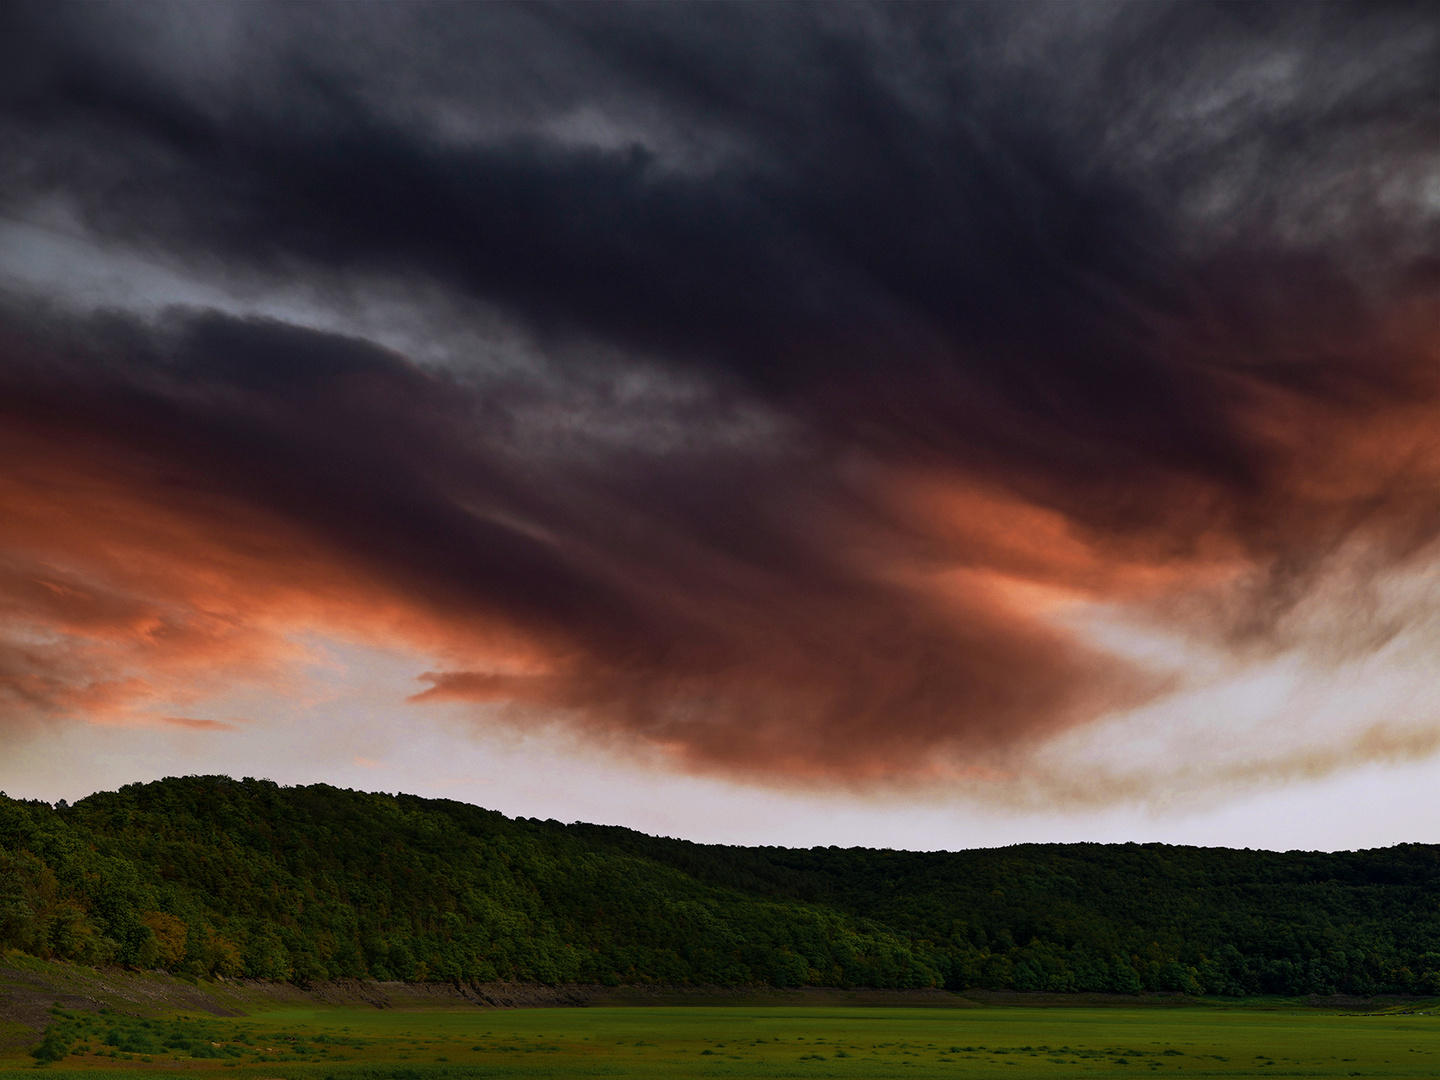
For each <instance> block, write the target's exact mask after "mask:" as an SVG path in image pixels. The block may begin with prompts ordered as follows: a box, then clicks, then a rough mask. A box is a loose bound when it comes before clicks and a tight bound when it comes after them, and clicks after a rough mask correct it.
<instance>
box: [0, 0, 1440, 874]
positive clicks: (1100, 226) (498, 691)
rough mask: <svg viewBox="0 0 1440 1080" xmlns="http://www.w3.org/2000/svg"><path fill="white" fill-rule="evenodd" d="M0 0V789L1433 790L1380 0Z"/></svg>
mask: <svg viewBox="0 0 1440 1080" xmlns="http://www.w3.org/2000/svg"><path fill="white" fill-rule="evenodd" d="M0 19H3V20H4V22H5V23H6V24H7V25H5V26H4V28H3V33H0V146H3V151H0V161H3V163H4V164H3V165H0V788H3V789H4V790H5V791H6V792H8V793H9V794H10V795H12V796H23V797H30V798H44V799H47V800H53V799H58V798H62V797H63V798H67V799H72V800H73V799H75V798H78V797H82V796H83V795H85V794H88V793H89V792H92V791H95V790H101V789H106V788H113V787H116V786H119V785H121V784H125V783H133V782H137V781H146V780H152V779H156V778H159V777H162V776H166V775H177V774H187V773H214V772H223V773H228V774H231V775H236V776H242V775H245V776H264V777H269V778H272V779H275V780H278V781H280V782H283V783H315V782H325V783H331V784H336V785H339V786H344V787H355V788H362V789H365V790H383V791H410V792H414V793H417V794H423V795H431V796H438V797H446V798H454V799H462V800H465V801H469V802H476V803H479V804H481V805H485V806H490V807H492V808H495V809H499V810H502V811H504V812H506V813H510V814H521V815H525V816H532V817H540V818H557V819H560V820H576V819H579V820H588V821H599V822H605V823H613V824H623V825H628V826H631V827H634V828H640V829H644V830H646V831H650V832H658V833H664V834H667V835H675V836H684V837H688V838H691V839H696V840H703V841H707V842H723V843H771V844H803V845H811V844H840V845H849V844H870V845H877V846H891V847H906V848H920V849H937V848H950V849H954V848H961V847H976V846H992V845H997V844H1006V843H1015V842H1021V841H1027V842H1028V841H1086V840H1088V841H1107V842H1112V841H1113V842H1121V841H1129V840H1134V841H1164V842H1170V843H1195V844H1214V845H1226V846H1249V847H1269V848H1278V849H1286V848H1295V847H1302V848H1312V849H1326V850H1335V849H1342V848H1358V847H1371V846H1379V845H1386V844H1392V843H1398V842H1429V843H1435V842H1440V813H1437V812H1436V811H1440V692H1437V684H1440V77H1437V75H1436V73H1437V72H1440V18H1437V17H1436V10H1435V8H1434V7H1433V5H1427V4H1372V3H1364V4H1344V3H1325V4H1284V3H1272V4H1263V5H1262V4H1240V5H1211V4H1203V3H1182V4H1162V3H1132V4H1108V3H1088V4H1080V3H1065V4H1045V3H1024V4H1018V3H1017V4H1004V3H983V4H950V5H944V4H923V5H910V4H903V3H886V4H878V5H867V4H838V3H837V4H785V3H772V4H765V5H744V4H703V5H690V4H684V3H665V4H619V5H597V4H519V5H511V4H483V5H481V4H476V5H456V4H439V5H431V4H425V3H406V4H393V5H391V4H344V5H328V4H309V5H283V6H281V5H257V4H239V5H231V4H224V3H214V4H205V5H196V4H175V5H171V4H163V3H156V4H145V5H125V4H67V5H54V4H41V5H29V4H19V5H10V6H7V7H6V8H5V9H4V12H3V14H0Z"/></svg>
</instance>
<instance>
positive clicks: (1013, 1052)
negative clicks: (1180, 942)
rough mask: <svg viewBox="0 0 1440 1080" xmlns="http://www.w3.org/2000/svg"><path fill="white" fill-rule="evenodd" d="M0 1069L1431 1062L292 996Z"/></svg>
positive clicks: (933, 1070) (94, 1025)
mask: <svg viewBox="0 0 1440 1080" xmlns="http://www.w3.org/2000/svg"><path fill="white" fill-rule="evenodd" d="M49 1044H50V1045H51V1046H52V1047H53V1048H54V1052H55V1053H57V1054H63V1055H64V1056H60V1057H57V1060H55V1061H54V1062H53V1063H50V1064H46V1065H37V1062H36V1060H35V1059H34V1058H33V1057H30V1056H28V1055H24V1054H23V1053H21V1052H15V1053H12V1054H11V1055H10V1056H8V1057H7V1058H4V1059H0V1077H6V1076H19V1075H22V1074H23V1075H30V1076H33V1075H35V1072H36V1070H37V1068H43V1070H44V1071H45V1072H47V1073H50V1074H52V1075H53V1076H54V1077H55V1080H59V1078H61V1077H65V1076H71V1075H73V1076H76V1077H80V1076H82V1075H83V1076H85V1077H87V1078H88V1080H95V1073H96V1072H97V1071H105V1072H116V1071H122V1072H123V1073H124V1074H126V1075H127V1076H134V1077H141V1076H145V1075H168V1076H173V1075H174V1074H175V1073H176V1072H179V1071H191V1072H207V1073H214V1074H218V1075H217V1076H216V1080H222V1078H223V1077H226V1076H231V1077H235V1078H236V1080H240V1078H248V1080H279V1078H285V1080H324V1078H326V1077H334V1078H335V1080H381V1078H395V1080H448V1078H452V1077H453V1078H457V1080H458V1078H460V1077H496V1078H504V1077H517V1078H518V1077H571V1076H573V1077H589V1076H615V1077H636V1078H637V1080H640V1078H652V1077H653V1078H657V1080H658V1078H662V1077H710V1076H714V1077H755V1078H763V1077H855V1078H872V1077H873V1078H877V1080H879V1078H884V1077H897V1078H900V1077H903V1078H906V1080H918V1078H923V1077H962V1076H963V1077H971V1076H974V1077H996V1078H1002V1080H1018V1078H1022V1077H1054V1078H1056V1080H1059V1078H1062V1077H1068V1076H1084V1077H1095V1078H1097V1080H1098V1078H1103V1077H1125V1078H1134V1077H1136V1076H1137V1075H1142V1074H1143V1075H1149V1074H1155V1075H1175V1076H1186V1077H1201V1076H1267V1077H1272V1076H1318V1077H1342V1076H1364V1077H1392V1076H1393V1077H1429V1078H1433V1077H1440V1016H1427V1015H1403V1014H1399V1013H1389V1014H1372V1015H1368V1016H1356V1015H1343V1014H1338V1013H1333V1012H1320V1011H1315V1010H1304V1009H1300V1008H1298V1007H1297V1008H1295V1009H1293V1010H1291V1009H1287V1008H1275V1007H1269V1008H1223V1007H1197V1008H1134V1009H1128V1008H1048V1009H1039V1008H1000V1007H997V1008H966V1009H948V1008H927V1009H910V1008H842V1007H830V1008H813V1007H812V1008H785V1007H768V1006H755V1007H746V1006H724V1007H701V1006H689V1007H648V1008H642V1007H620V1008H588V1009H527V1010H515V1011H496V1012H481V1011H476V1010H464V1011H462V1010H443V1011H441V1010H436V1011H415V1012H400V1011H377V1010H366V1011H359V1010H351V1009H327V1010H317V1009H310V1010H305V1011H290V1012H267V1013H262V1014H257V1015H254V1016H249V1017H243V1018H238V1019H233V1020H220V1019H214V1018H211V1017H205V1018H203V1019H201V1018H199V1017H182V1016H172V1017H170V1018H167V1019H152V1020H139V1019H136V1018H134V1017H129V1016H123V1015H118V1014H102V1015H96V1014H92V1013H72V1014H62V1015H61V1016H60V1017H59V1019H58V1022H57V1024H56V1026H55V1028H53V1029H52V1034H51V1035H50V1039H49Z"/></svg>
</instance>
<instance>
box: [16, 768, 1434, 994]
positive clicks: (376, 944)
mask: <svg viewBox="0 0 1440 1080" xmlns="http://www.w3.org/2000/svg"><path fill="white" fill-rule="evenodd" d="M0 946H3V947H7V948H15V949H22V950H25V951H28V952H32V953H37V954H40V955H46V956H57V957H61V958H65V959H73V960H77V961H81V962H85V963H92V964H93V963H119V964H126V965H131V966H137V967H146V968H150V967H164V968H166V969H168V970H171V971H176V972H180V973H184V974H188V975H192V976H199V975H212V974H219V975H226V976H242V975H243V976H251V977H260V978H271V979H293V980H296V981H300V982H304V981H309V980H314V979H319V978H325V977H333V976H352V977H373V978H377V979H408V980H425V979H445V980H475V981H488V980H493V979H513V980H535V981H540V982H599V983H607V984H615V983H621V982H662V983H676V984H686V983H691V984H693V983H708V984H722V985H736V984H756V983H765V984H769V985H772V986H793V985H799V984H806V983H809V984H821V985H842V986H881V987H887V986H888V987H915V986H931V985H943V986H947V987H950V988H953V989H963V988H967V987H973V986H983V987H989V988H994V989H1019V990H1032V989H1033V990H1041V989H1045V990H1058V991H1066V990H1075V991H1094V990H1117V991H1122V992H1131V993H1133V992H1138V991H1140V990H1142V989H1153V990H1187V991H1190V992H1203V993H1210V994H1229V995H1235V994H1255V993H1282V994H1299V993H1321V994H1326V993H1334V992H1337V991H1338V992H1343V993H1358V994H1368V993H1376V992H1419V993H1428V994H1435V993H1440V848H1436V847H1432V846H1421V845H1406V846H1401V847H1396V848H1389V849H1384V850H1377V851H1366V852H1353V853H1341V854H1334V855H1326V854H1317V853H1301V852H1292V853H1288V854H1278V853H1274V852H1264V851H1233V850H1229V849H1223V848H1183V847H1167V846H1164V845H1159V844H1148V845H1135V844H1124V845H1101V844H1069V845H1022V846H1017V847H1010V848H1002V849H994V850H979V851H963V852H956V853H916V852H905V851H888V850H886V851H877V850H871V849H865V848H849V849H840V848H833V847H832V848H812V849H809V850H792V849H785V848H740V847H724V846H713V845H700V844H691V843H688V842H685V841H679V840H669V839H662V838H656V837H651V836H645V835H644V834H641V833H636V832H632V831H630V830H626V829H619V828H612V827H604V826H595V825H584V824H574V825H562V824H560V823H559V822H554V821H546V822H542V821H537V820H528V819H523V818H522V819H518V820H512V819H510V818H506V817H504V816H503V815H501V814H498V813H494V812H492V811H487V810H483V809H480V808H478V807H474V806H470V805H467V804H464V803H456V802H450V801H446V800H429V799H420V798H415V797H412V796H404V795H400V796H390V795H374V794H365V793H361V792H354V791H344V790H340V789H337V788H332V787H328V786H325V785H314V786H311V787H295V788H284V787H279V786H277V785H276V784H273V783H271V782H269V781H264V780H250V779H246V780H232V779H230V778H228V777H216V776H208V777H185V778H182V779H169V780H163V781H159V782H156V783H153V784H137V785H132V786H129V787H126V788H122V789H121V790H120V791H118V792H104V793H100V794H97V795H92V796H90V797H89V798H87V799H83V800H81V801H80V802H78V803H76V804H75V805H74V806H64V805H63V804H61V805H58V806H56V807H51V806H49V805H48V804H46V803H43V802H37V801H17V800H12V799H8V798H4V797H3V796H0Z"/></svg>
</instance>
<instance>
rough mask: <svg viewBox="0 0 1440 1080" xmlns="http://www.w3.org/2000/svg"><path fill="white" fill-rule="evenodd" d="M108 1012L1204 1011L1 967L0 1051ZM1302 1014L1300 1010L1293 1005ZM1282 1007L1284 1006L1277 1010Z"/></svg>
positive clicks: (1044, 999)
mask: <svg viewBox="0 0 1440 1080" xmlns="http://www.w3.org/2000/svg"><path fill="white" fill-rule="evenodd" d="M1404 1000H1406V999H1402V998H1396V997H1384V998H1380V997H1376V998H1368V999H1362V998H1350V997H1345V998H1340V997H1336V998H1311V999H1309V1000H1308V1002H1306V1004H1309V1005H1312V1006H1316V1007H1320V1008H1341V1009H1348V1010H1352V1011H1370V1010H1374V1009H1382V1008H1387V1007H1390V1006H1393V1005H1396V1004H1399V1003H1401V1002H1402V1001H1404ZM57 1003H58V1004H60V1005H61V1006H63V1007H65V1008H67V1009H102V1008H110V1009H115V1010H116V1011H118V1012H125V1013H133V1014H137V1015H141V1016H144V1015H156V1014H162V1013H176V1012H179V1013H185V1012H194V1013H208V1014H210V1015H213V1016H241V1015H245V1014H248V1013H254V1012H263V1011H266V1010H269V1009H277V1008H305V1007H307V1006H314V1005H348V1006H352V1007H370V1008H376V1009H434V1008H456V1007H467V1006H468V1007H471V1008H479V1009H523V1008H543V1007H561V1008H563V1007H571V1008H573V1007H577V1006H585V1005H671V1006H674V1005H791V1006H797V1005H798V1006H823V1005H855V1006H877V1005H895V1006H906V1007H909V1008H916V1007H927V1006H928V1007H945V1008H952V1009H953V1008H976V1007H979V1006H984V1005H1012V1006H1013V1005H1028V1006H1066V1005H1071V1006H1075V1005H1084V1006H1092V1007H1093V1006H1096V1005H1123V1006H1128V1007H1130V1008H1134V1007H1135V1006H1137V1005H1147V1006H1160V1007H1164V1006H1172V1007H1173V1006H1182V1005H1197V1004H1200V1002H1199V1001H1197V1000H1196V999H1194V998H1190V997H1186V996H1185V995H1183V994H1144V995H1140V996H1138V997H1135V996H1131V995H1126V994H1045V993H1028V994H1027V993H1018V992H996V991H987V990H969V991H966V992H965V993H964V994H963V995H961V994H954V993H951V992H949V991H946V990H866V989H850V990H846V989H838V988H832V987H814V986H810V987H801V988H796V989H785V990H776V989H769V988H765V987H720V986H708V987H673V986H596V985H589V984H562V985H558V986H543V985H540V984H537V983H439V982H431V983H404V982H375V981H372V980H360V979H328V980H325V981H324V982H316V983H311V984H309V985H308V986H295V985H292V984H290V983H275V982H262V981H259V980H253V979H217V980H216V981H214V982H211V981H209V980H204V981H200V982H196V981H193V980H189V979H184V978H179V977H177V976H174V975H168V974H165V973H164V972H159V971H126V970H123V969H120V968H99V969H97V968H89V967H83V966H80V965H77V964H68V963H51V962H47V961H43V960H36V959H34V958H33V957H28V956H22V955H19V954H13V953H12V954H10V955H9V956H6V957H3V958H0V1048H5V1047H10V1046H16V1045H29V1044H31V1043H33V1042H34V1041H35V1038H36V1035H37V1034H38V1033H39V1032H40V1031H41V1030H43V1028H44V1027H45V1025H46V1024H47V1023H48V1022H49V1020H50V1017H49V1015H48V1010H49V1008H50V1007H51V1006H52V1005H55V1004H57ZM1287 1004H1288V1005H1289V1007H1291V1008H1293V1007H1295V1003H1294V1002H1288V1003H1287ZM1277 1005H1278V1003H1277Z"/></svg>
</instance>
